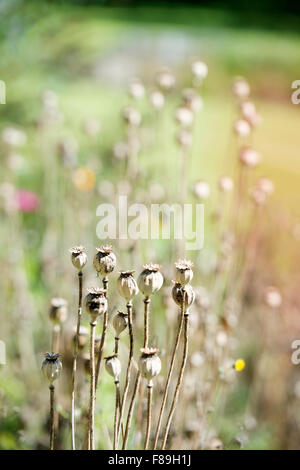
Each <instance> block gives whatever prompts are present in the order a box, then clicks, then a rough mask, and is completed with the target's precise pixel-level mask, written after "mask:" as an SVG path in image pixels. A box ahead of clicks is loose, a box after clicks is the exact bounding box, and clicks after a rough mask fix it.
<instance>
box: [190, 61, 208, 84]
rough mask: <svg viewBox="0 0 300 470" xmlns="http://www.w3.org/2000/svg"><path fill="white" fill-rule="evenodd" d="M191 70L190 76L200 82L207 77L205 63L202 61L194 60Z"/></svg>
mask: <svg viewBox="0 0 300 470" xmlns="http://www.w3.org/2000/svg"><path fill="white" fill-rule="evenodd" d="M191 69H192V74H193V75H194V76H195V77H196V78H198V79H200V80H203V79H204V78H205V77H206V76H207V73H208V67H207V65H206V64H205V62H202V60H198V59H196V60H194V61H193V63H192V65H191Z"/></svg>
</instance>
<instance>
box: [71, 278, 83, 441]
mask: <svg viewBox="0 0 300 470" xmlns="http://www.w3.org/2000/svg"><path fill="white" fill-rule="evenodd" d="M78 291H79V295H78V313H77V328H76V336H75V345H74V357H73V372H72V405H71V414H72V418H71V420H72V423H71V424H72V450H75V449H76V439H75V389H76V371H77V357H78V341H79V332H80V323H81V315H82V271H79V272H78Z"/></svg>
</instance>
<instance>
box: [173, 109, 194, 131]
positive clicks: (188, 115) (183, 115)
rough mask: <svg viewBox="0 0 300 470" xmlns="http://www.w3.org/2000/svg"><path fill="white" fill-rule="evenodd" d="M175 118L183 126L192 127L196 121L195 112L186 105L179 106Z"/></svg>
mask: <svg viewBox="0 0 300 470" xmlns="http://www.w3.org/2000/svg"><path fill="white" fill-rule="evenodd" d="M175 119H176V121H177V123H178V124H179V125H180V126H182V127H187V128H189V127H191V126H192V124H193V122H194V114H193V112H192V111H191V110H190V109H189V108H188V107H186V106H179V107H178V108H177V109H176V111H175Z"/></svg>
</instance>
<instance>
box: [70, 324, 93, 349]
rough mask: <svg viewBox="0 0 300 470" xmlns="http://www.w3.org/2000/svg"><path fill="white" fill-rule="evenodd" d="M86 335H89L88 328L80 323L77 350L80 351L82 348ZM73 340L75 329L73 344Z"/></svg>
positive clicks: (86, 339) (85, 342) (85, 341)
mask: <svg viewBox="0 0 300 470" xmlns="http://www.w3.org/2000/svg"><path fill="white" fill-rule="evenodd" d="M88 336H89V330H88V329H87V328H86V327H85V326H83V325H80V328H79V335H78V349H79V351H82V349H83V348H84V347H85V345H86V344H87V341H88ZM75 341H76V331H75V334H74V336H73V338H72V342H73V345H75Z"/></svg>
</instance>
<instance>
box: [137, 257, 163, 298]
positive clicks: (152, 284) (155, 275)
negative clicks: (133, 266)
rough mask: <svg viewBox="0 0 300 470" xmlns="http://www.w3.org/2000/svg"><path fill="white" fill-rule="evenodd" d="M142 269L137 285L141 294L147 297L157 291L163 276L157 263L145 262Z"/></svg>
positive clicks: (161, 283)
mask: <svg viewBox="0 0 300 470" xmlns="http://www.w3.org/2000/svg"><path fill="white" fill-rule="evenodd" d="M143 267H144V270H143V271H142V272H141V274H140V275H139V277H138V286H139V289H140V291H141V292H142V294H144V296H145V297H149V296H150V295H151V294H154V293H155V292H157V291H159V289H160V288H161V286H162V285H163V282H164V278H163V275H162V274H161V272H160V271H159V270H160V266H159V265H158V264H153V263H150V264H145V265H144V266H143Z"/></svg>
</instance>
